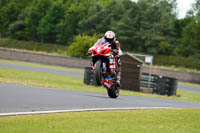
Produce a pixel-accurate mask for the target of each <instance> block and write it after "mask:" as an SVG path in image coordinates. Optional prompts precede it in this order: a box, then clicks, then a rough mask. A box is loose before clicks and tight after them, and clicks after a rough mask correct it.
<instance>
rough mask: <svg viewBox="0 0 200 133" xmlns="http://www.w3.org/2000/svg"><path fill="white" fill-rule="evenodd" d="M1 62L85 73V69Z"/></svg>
mask: <svg viewBox="0 0 200 133" xmlns="http://www.w3.org/2000/svg"><path fill="white" fill-rule="evenodd" d="M0 62H1V63H9V64H17V65H24V66H33V67H41V68H50V69H55V70H66V71H73V72H84V71H83V69H78V68H67V67H60V66H50V65H42V64H36V63H28V62H22V61H10V60H2V59H0Z"/></svg>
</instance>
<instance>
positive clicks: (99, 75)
mask: <svg viewBox="0 0 200 133" xmlns="http://www.w3.org/2000/svg"><path fill="white" fill-rule="evenodd" d="M102 73H103V67H102V62H101V59H99V60H97V62H96V63H95V71H94V76H95V80H96V84H97V85H99V86H101V85H102V81H103V76H102Z"/></svg>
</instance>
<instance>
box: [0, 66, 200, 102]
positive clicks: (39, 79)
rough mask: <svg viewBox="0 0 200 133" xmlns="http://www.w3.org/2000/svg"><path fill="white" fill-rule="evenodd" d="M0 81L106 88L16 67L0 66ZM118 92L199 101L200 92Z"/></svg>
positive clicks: (51, 86)
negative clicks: (163, 93) (170, 95)
mask: <svg viewBox="0 0 200 133" xmlns="http://www.w3.org/2000/svg"><path fill="white" fill-rule="evenodd" d="M0 82H3V83H14V84H23V85H32V86H40V87H47V88H58V89H68V90H77V91H88V92H98V93H106V89H105V88H103V87H96V86H88V85H85V84H83V79H82V78H75V77H69V76H64V75H56V74H49V73H42V72H33V71H25V70H18V69H11V68H4V67H0ZM120 94H122V95H131V96H144V97H156V98H167V99H174V100H184V101H193V102H200V93H193V92H189V93H186V92H184V91H178V95H179V97H176V96H172V97H168V96H160V95H154V94H145V93H138V92H132V91H124V90H121V91H120Z"/></svg>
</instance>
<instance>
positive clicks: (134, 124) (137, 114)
mask: <svg viewBox="0 0 200 133" xmlns="http://www.w3.org/2000/svg"><path fill="white" fill-rule="evenodd" d="M199 123H200V110H199V109H176V110H175V109H169V110H132V111H106V112H105V111H104V112H81V113H63V114H48V115H29V116H12V117H0V133H199V132H200V126H199Z"/></svg>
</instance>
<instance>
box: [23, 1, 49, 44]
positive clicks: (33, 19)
mask: <svg viewBox="0 0 200 133" xmlns="http://www.w3.org/2000/svg"><path fill="white" fill-rule="evenodd" d="M51 4H52V1H51V0H34V1H33V4H32V5H31V9H30V11H29V13H28V15H27V17H26V29H27V31H28V33H29V38H30V40H36V41H39V40H40V37H39V35H38V26H39V23H40V21H41V19H42V18H43V17H44V16H45V15H46V12H47V10H48V8H49V7H51Z"/></svg>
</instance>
